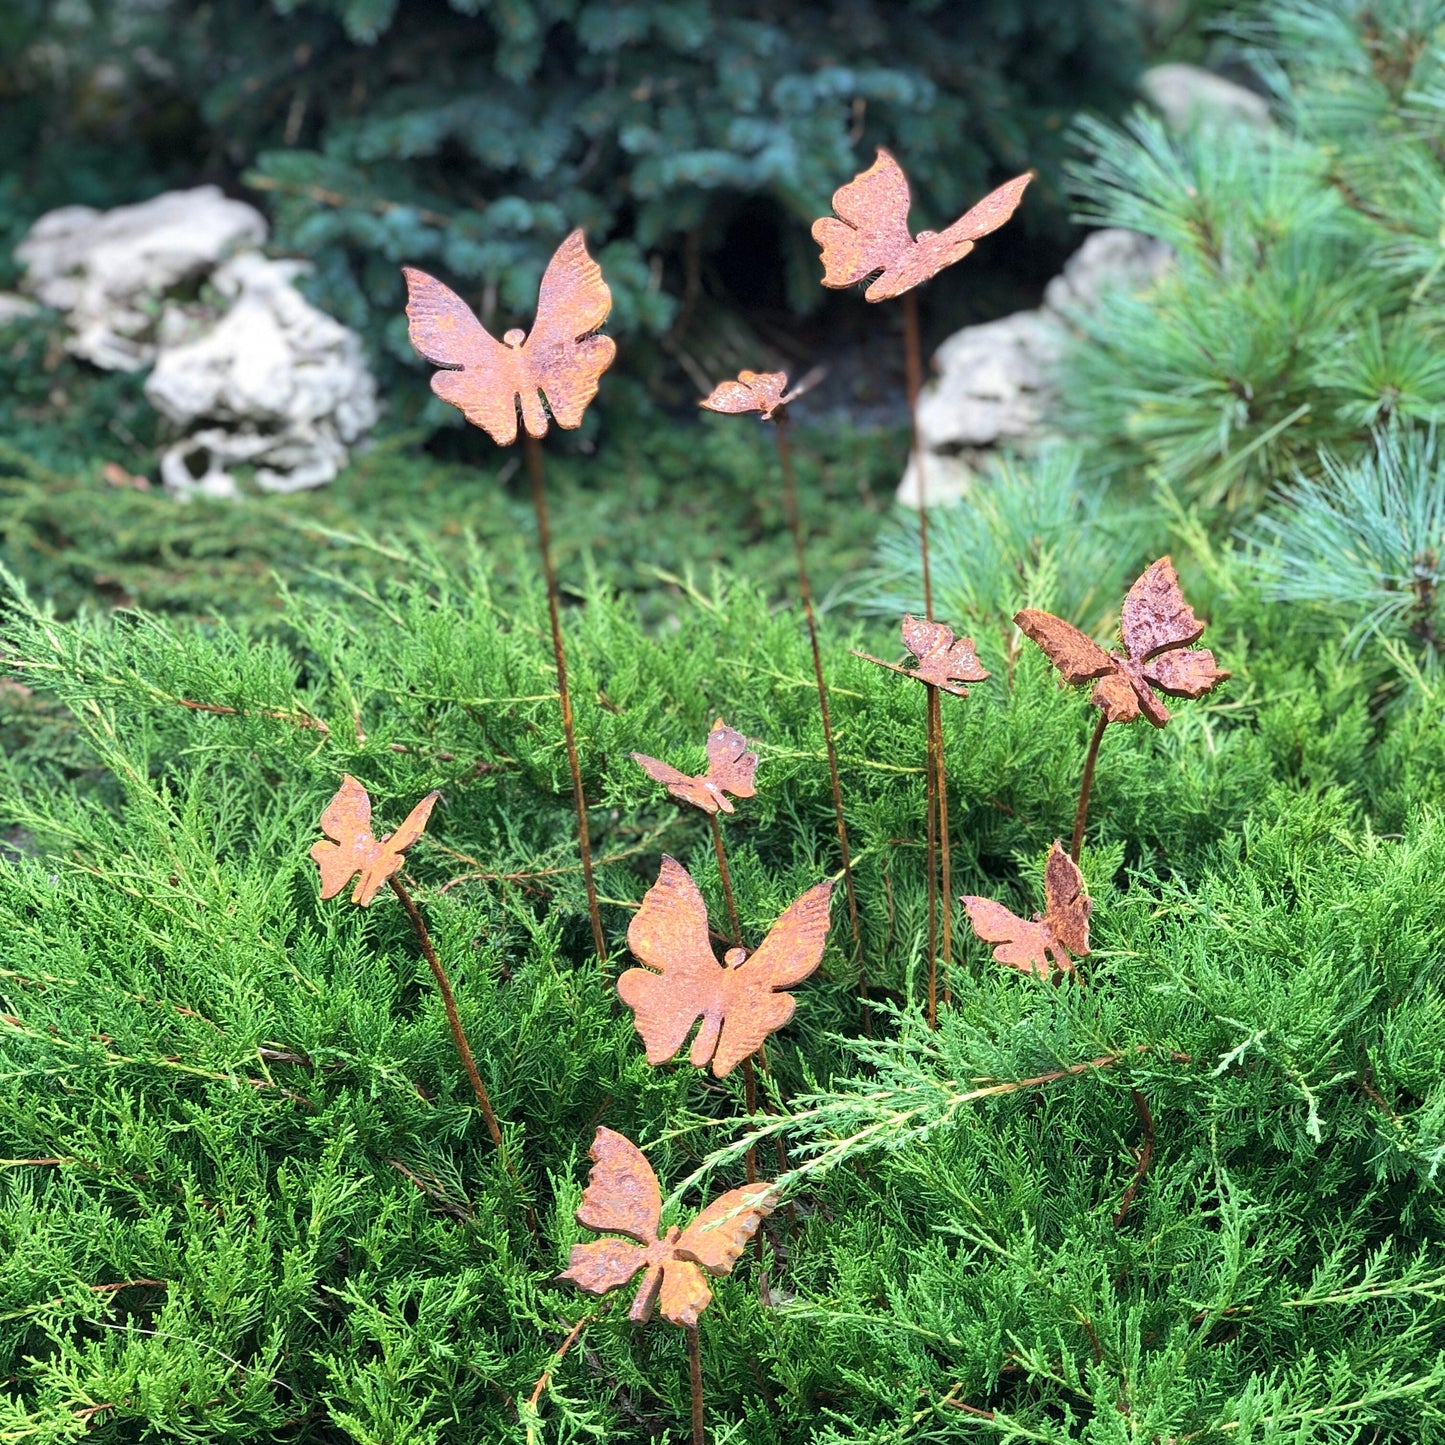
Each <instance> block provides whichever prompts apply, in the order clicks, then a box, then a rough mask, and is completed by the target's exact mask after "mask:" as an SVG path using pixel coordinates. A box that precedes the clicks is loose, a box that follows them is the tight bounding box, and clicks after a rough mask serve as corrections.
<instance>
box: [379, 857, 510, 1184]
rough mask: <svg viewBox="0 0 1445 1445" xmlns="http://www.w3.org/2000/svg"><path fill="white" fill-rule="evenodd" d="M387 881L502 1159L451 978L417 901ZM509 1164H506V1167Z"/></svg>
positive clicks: (494, 1121)
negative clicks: (434, 986)
mask: <svg viewBox="0 0 1445 1445" xmlns="http://www.w3.org/2000/svg"><path fill="white" fill-rule="evenodd" d="M387 881H388V882H389V883H390V884H391V888H392V892H393V893H395V894H396V896H397V897H398V898H400V899H401V906H402V907H403V908H405V909H406V912H407V917H409V918H410V919H411V926H412V928H413V929H414V930H415V931H416V941H417V942H418V943H419V944H420V945H421V951H422V957H423V958H425V959H426V961H427V963H428V964H429V965H430V966H431V972H432V977H433V978H434V979H436V981H437V988H438V989H439V990H440V991H441V996H442V1007H443V1008H445V1009H446V1011H447V1022H448V1023H449V1024H450V1025H451V1029H452V1038H453V1040H454V1041H455V1042H456V1046H457V1053H459V1054H460V1055H461V1056H462V1067H463V1068H464V1069H465V1070H466V1071H467V1078H468V1079H470V1080H471V1084H472V1093H474V1094H475V1095H476V1096H477V1103H478V1104H479V1105H480V1106H481V1110H482V1118H483V1119H485V1120H486V1121H487V1133H488V1134H490V1135H491V1136H492V1143H493V1144H495V1145H496V1146H497V1149H498V1150H499V1151H500V1152H501V1154H502V1156H503V1158H505V1157H506V1152H507V1151H506V1148H505V1146H504V1145H503V1144H502V1131H501V1129H500V1128H499V1127H498V1125H497V1116H496V1115H495V1114H494V1113H493V1112H492V1101H491V1099H490V1098H489V1097H488V1095H487V1086H486V1085H485V1084H484V1083H483V1082H482V1076H481V1075H480V1074H479V1073H478V1072H477V1061H476V1060H475V1059H474V1058H473V1057H472V1046H471V1045H470V1044H469V1043H468V1042H467V1035H466V1031H465V1030H464V1029H463V1028H462V1019H461V1015H460V1014H459V1013H458V1012H457V1001H456V998H455V996H454V995H453V994H452V985H451V980H450V979H448V978H447V971H446V969H444V968H443V967H442V961H441V959H439V958H438V957H437V952H436V949H435V948H433V947H432V941H431V934H430V933H428V932H427V927H426V923H425V921H424V920H423V919H422V916H421V910H420V909H419V908H418V907H417V906H416V901H415V900H414V899H413V898H412V896H411V894H410V893H408V892H407V891H406V888H405V886H404V885H403V883H402V881H401V879H400V878H398V877H396V876H395V875H394V874H393V875H392V877H391V878H389V879H388V880H387ZM510 1167H511V1166H510V1165H508V1168H510Z"/></svg>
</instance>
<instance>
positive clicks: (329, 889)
mask: <svg viewBox="0 0 1445 1445" xmlns="http://www.w3.org/2000/svg"><path fill="white" fill-rule="evenodd" d="M439 797H441V793H439V792H435V791H433V792H430V793H428V794H427V795H426V797H424V798H423V799H422V800H421V802H419V803H418V804H417V805H416V807H414V808H413V809H412V810H411V812H410V813H408V814H407V815H406V820H405V822H403V823H402V825H401V827H400V828H398V829H397V830H396V832H395V833H383V834H382V835H381V837H380V838H374V837H373V836H372V833H371V798H370V797H369V796H368V794H367V791H366V789H365V788H363V787H362V786H361V784H360V783H358V782H357V781H356V779H355V778H353V777H352V776H351V774H350V773H344V774H343V775H342V779H341V787H340V789H339V790H338V791H337V793H336V796H335V797H334V798H332V800H331V801H330V802H329V803H328V804H327V805H326V810H325V812H323V813H322V815H321V831H322V832H323V833H325V834H326V836H327V837H328V838H332V839H334V840H335V841H334V842H331V843H317V844H315V845H314V846H313V847H312V849H311V857H312V858H313V859H314V860H315V861H316V864H317V866H318V867H319V868H320V869H321V896H322V897H323V898H335V897H336V895H337V894H338V893H340V892H341V890H342V889H343V888H345V887H346V885H347V884H348V883H350V882H351V880H352V879H353V878H355V877H356V875H357V874H358V873H359V874H360V875H361V877H360V878H359V879H357V883H356V889H355V891H354V892H353V893H352V895H351V901H352V902H353V903H356V904H359V905H360V906H361V907H362V908H365V907H366V906H367V905H368V904H369V903H370V902H371V900H372V899H373V898H375V897H376V895H377V892H378V891H379V890H380V888H381V885H382V884H383V883H385V882H386V880H387V879H388V878H390V877H391V876H392V875H393V874H394V873H399V872H401V867H402V864H403V863H404V862H405V861H406V860H405V859H404V858H403V857H402V855H403V854H404V853H405V852H406V850H407V849H408V848H410V847H411V845H412V844H413V843H415V842H416V840H417V839H418V838H420V837H421V835H422V833H423V832H424V831H425V829H426V824H427V819H428V818H430V817H431V810H432V809H433V808H434V807H435V806H436V801H437V799H438V798H439Z"/></svg>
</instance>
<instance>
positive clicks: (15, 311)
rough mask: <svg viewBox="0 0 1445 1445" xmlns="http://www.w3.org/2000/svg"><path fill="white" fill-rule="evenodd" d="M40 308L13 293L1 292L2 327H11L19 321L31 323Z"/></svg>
mask: <svg viewBox="0 0 1445 1445" xmlns="http://www.w3.org/2000/svg"><path fill="white" fill-rule="evenodd" d="M39 310H40V308H39V307H38V306H37V305H36V304H35V303H34V302H33V301H27V300H26V299H25V297H23V296H17V295H16V294H15V293H14V292H13V291H0V326H11V325H13V324H14V323H15V322H17V321H29V320H30V318H31V317H32V316H34V315H36V314H37V313H38V312H39Z"/></svg>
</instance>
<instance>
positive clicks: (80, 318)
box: [15, 186, 266, 371]
mask: <svg viewBox="0 0 1445 1445" xmlns="http://www.w3.org/2000/svg"><path fill="white" fill-rule="evenodd" d="M265 239H266V221H265V218H264V217H263V216H262V215H261V213H260V212H259V211H258V210H256V209H255V208H254V207H252V206H248V205H245V204H243V203H242V202H240V201H233V200H229V199H228V198H227V197H226V196H224V195H223V194H222V193H221V191H220V189H219V188H218V187H216V186H199V187H197V188H196V189H195V190H191V191H169V192H167V193H166V194H165V195H161V196H157V197H155V199H154V200H150V201H143V202H142V203H141V204H139V205H135V206H121V207H119V208H117V209H116V210H113V211H96V210H92V209H91V208H90V207H89V206H65V207H62V208H61V209H60V210H58V211H50V212H48V213H47V214H46V215H43V216H41V217H40V219H39V220H38V221H36V223H35V224H34V225H33V226H32V227H31V228H30V230H29V232H28V233H27V235H26V237H25V239H24V240H23V241H22V242H21V243H20V245H19V246H18V247H16V250H15V256H16V259H17V260H18V261H19V262H20V263H21V265H23V266H24V267H25V268H26V270H25V278H24V281H23V282H22V285H23V286H24V289H25V290H26V291H28V292H29V293H30V294H31V295H33V296H35V297H37V298H38V299H39V300H40V301H42V302H44V303H45V305H47V306H52V307H54V308H55V309H56V310H57V311H62V312H64V313H65V315H66V317H67V319H68V321H69V324H70V328H71V333H72V334H71V336H70V338H69V339H68V341H67V343H66V345H67V346H68V347H69V349H70V350H71V351H72V352H74V354H75V355H77V356H79V357H82V358H84V359H85V360H86V361H89V362H91V363H93V364H94V365H96V366H100V367H104V368H106V369H107V370H111V371H138V370H140V369H141V368H142V367H145V366H148V365H150V363H151V362H152V361H153V360H154V359H155V355H156V337H155V331H156V324H157V321H158V320H159V317H160V312H161V305H162V302H163V301H164V299H165V298H166V296H167V295H168V294H169V293H170V292H173V291H175V290H176V289H177V288H179V287H183V286H190V285H193V284H195V283H198V282H200V281H201V280H203V279H204V278H205V277H206V276H208V275H209V274H210V272H211V270H212V269H213V268H214V267H215V266H216V264H217V263H218V262H219V261H221V260H222V259H223V258H224V257H226V256H228V255H230V254H231V253H233V252H234V251H237V250H239V249H240V248H242V247H245V246H259V245H260V244H261V243H262V242H263V241H264V240H265Z"/></svg>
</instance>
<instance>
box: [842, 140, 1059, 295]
mask: <svg viewBox="0 0 1445 1445" xmlns="http://www.w3.org/2000/svg"><path fill="white" fill-rule="evenodd" d="M1032 179H1033V173H1032V172H1026V173H1025V174H1023V175H1021V176H1015V177H1014V179H1013V180H1011V181H1008V182H1007V183H1006V184H1004V185H1002V186H1000V187H999V188H998V189H997V190H996V191H991V192H990V193H989V194H988V195H986V196H985V197H984V198H983V200H981V201H980V202H979V203H978V204H977V205H976V206H974V207H973V208H972V209H971V210H970V211H968V213H967V214H966V215H964V216H962V217H961V218H960V219H959V220H957V221H955V222H954V223H953V224H952V225H951V226H949V227H947V228H946V229H944V230H942V231H936V232H935V231H920V232H919V233H918V236H917V238H916V239H915V238H914V237H913V236H911V235H910V234H909V232H908V206H909V196H908V180H907V177H905V176H904V174H903V171H902V168H901V167H900V166H899V164H898V162H897V161H895V160H894V159H893V157H892V156H891V155H889V153H888V152H887V151H886V150H884V149H883V148H882V147H881V146H880V147H879V148H878V159H877V160H875V161H874V162H873V164H872V165H871V166H869V167H868V169H867V170H866V171H862V172H861V173H860V174H858V175H856V176H854V177H853V179H852V180H851V181H849V182H848V183H847V185H844V186H839V187H838V189H837V190H836V191H834V192H833V210H834V211H835V212H836V213H837V218H836V219H835V218H834V217H833V216H823V217H821V218H820V219H819V220H816V221H814V222H813V239H814V240H815V241H816V242H817V243H818V244H819V245H820V246H821V247H822V248H823V285H825V286H831V287H833V288H835V289H838V288H842V287H847V286H856V285H857V284H858V283H859V282H860V281H866V280H867V279H868V277H870V276H874V275H875V274H876V275H877V279H876V280H875V281H874V282H873V284H872V285H871V286H869V287H868V289H867V290H866V291H865V292H864V293H863V294H864V297H865V298H866V299H867V300H869V301H887V300H888V299H889V298H890V297H893V296H901V295H902V294H903V293H904V292H905V291H911V290H912V289H913V287H915V286H918V285H920V284H921V283H922V282H924V281H927V280H928V279H929V278H930V277H932V276H936V275H937V274H938V273H939V272H940V271H942V270H943V269H944V268H945V267H946V266H951V265H953V263H954V262H955V261H961V260H962V259H963V258H964V257H965V256H966V255H968V253H969V252H970V251H971V250H973V243H974V242H975V241H977V240H978V239H979V237H980V236H986V235H988V234H989V232H990V231H996V230H998V228H999V227H1000V226H1002V225H1003V224H1004V222H1005V221H1007V220H1008V218H1009V217H1010V216H1012V215H1013V213H1014V212H1015V211H1016V210H1017V209H1018V204H1019V202H1020V200H1022V199H1023V193H1024V189H1025V187H1026V186H1027V185H1028V183H1029V182H1030V181H1031V180H1032Z"/></svg>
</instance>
